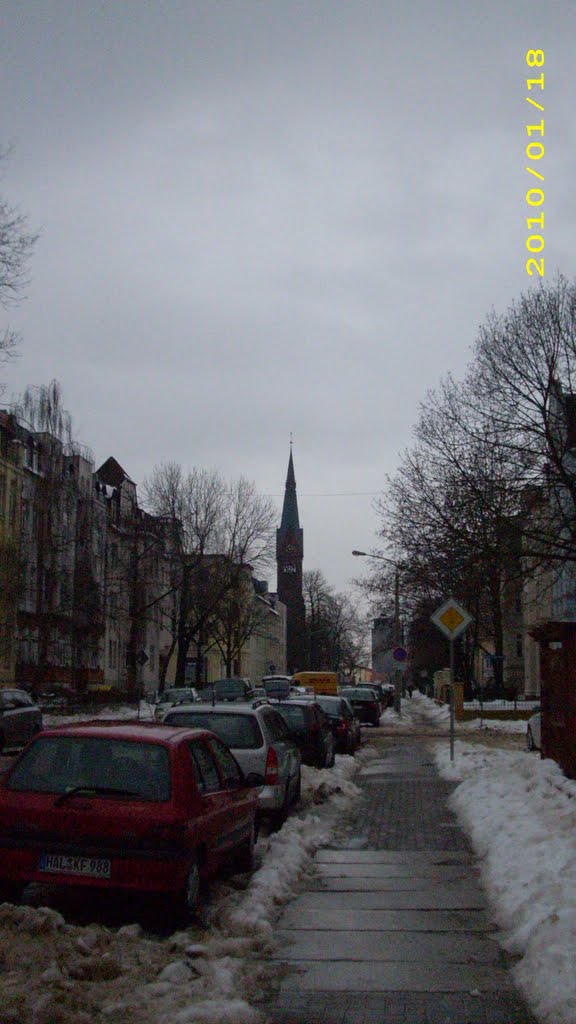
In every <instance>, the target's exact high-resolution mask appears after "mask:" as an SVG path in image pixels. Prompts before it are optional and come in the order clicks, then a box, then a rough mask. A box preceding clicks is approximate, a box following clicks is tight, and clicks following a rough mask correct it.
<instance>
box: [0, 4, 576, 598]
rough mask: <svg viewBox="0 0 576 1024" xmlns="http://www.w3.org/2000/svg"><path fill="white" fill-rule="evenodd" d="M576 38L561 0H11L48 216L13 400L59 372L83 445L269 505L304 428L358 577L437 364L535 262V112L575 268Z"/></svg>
mask: <svg viewBox="0 0 576 1024" xmlns="http://www.w3.org/2000/svg"><path fill="white" fill-rule="evenodd" d="M575 39H576V3H575V2H574V0H538V2H534V0H498V2H494V0H483V2H474V0H471V2H465V0H457V2H456V0H454V2H450V0H444V2H436V3H434V2H433V0H428V2H426V0H412V2H411V3H406V2H405V0H397V2H387V0H379V2H376V0H300V2H296V0H204V2H200V0H162V2H161V0H148V2H144V0H140V2H135V0H60V2H57V0H0V104H1V111H2V117H1V124H0V142H1V143H2V144H3V145H6V144H9V145H11V146H12V147H13V153H12V157H11V160H10V163H9V165H8V167H7V168H6V173H5V175H4V181H3V183H2V186H1V188H2V193H3V194H4V196H5V197H6V198H7V199H8V200H9V201H10V202H12V203H13V204H17V205H18V206H19V207H20V208H21V209H22V210H23V211H25V212H26V213H27V214H28V216H29V220H30V223H31V225H32V226H33V227H36V228H40V229H41V232H42V235H41V240H40V242H39V243H38V246H37V250H36V252H35V255H34V259H33V262H32V266H31V270H32V274H31V282H30V285H29V287H28V298H27V301H26V302H25V303H24V304H23V305H22V306H21V307H20V308H19V309H17V310H15V311H13V312H12V313H11V314H10V321H11V323H12V325H13V326H14V327H16V328H17V329H18V330H19V331H21V333H22V336H23V340H22V346H21V357H20V359H19V360H18V362H17V363H14V364H12V365H10V366H8V367H7V368H4V370H3V372H2V376H3V379H4V380H5V381H6V384H7V388H6V391H5V394H4V403H5V404H6V402H8V401H9V400H10V397H11V396H12V395H16V394H18V393H19V392H21V391H22V390H23V389H24V387H25V386H26V385H38V384H42V383H48V382H49V381H50V380H51V379H52V378H53V377H56V378H57V379H58V380H59V381H60V382H61V384H62V387H63V392H64V401H65V405H66V406H67V408H68V409H69V410H70V411H71V413H72V415H73V419H74V423H75V427H76V432H77V435H78V438H79V440H81V441H82V442H83V443H85V444H87V445H88V446H90V447H91V448H92V450H93V451H94V455H95V459H96V465H100V464H101V463H102V462H103V461H104V460H105V459H106V458H107V457H108V456H109V455H114V456H115V457H116V458H117V459H118V461H119V462H120V463H121V464H122V465H123V466H124V468H125V469H126V471H127V472H128V473H129V474H130V476H131V477H132V478H133V479H134V480H135V481H136V482H137V483H139V482H141V481H142V480H143V479H144V477H145V476H146V475H147V474H148V473H149V472H150V470H151V469H152V467H153V466H154V465H155V464H156V463H159V462H160V461H162V460H174V461H177V462H180V463H181V464H182V465H183V466H185V467H192V466H198V467H216V468H218V469H219V470H220V471H221V472H222V473H223V474H224V475H225V476H227V477H230V478H231V477H235V476H238V475H240V474H244V475H245V476H247V477H249V478H250V479H253V480H254V481H255V482H256V484H257V486H258V487H259V488H260V489H261V490H262V491H263V492H265V493H267V494H274V495H278V499H277V500H278V505H279V508H280V506H281V500H282V493H283V488H284V481H285V476H286V468H287V462H288V454H289V438H290V431H292V432H293V435H294V462H295V469H296V479H297V485H298V494H299V507H300V518H301V524H302V526H303V528H304V545H305V568H309V569H310V568H321V569H322V570H323V572H324V573H325V575H326V576H327V578H328V580H329V581H330V582H332V583H333V584H334V585H335V586H336V587H337V588H338V589H344V588H345V587H346V586H347V584H348V581H349V580H350V579H351V577H352V576H353V575H354V574H355V573H357V572H358V571H359V569H360V566H359V564H358V563H359V560H358V559H354V558H352V556H351V554H350V552H351V550H352V548H370V547H372V546H375V545H376V544H377V539H376V535H375V534H376V530H377V520H376V517H375V515H374V513H373V511H372V508H371V502H372V501H373V498H372V497H371V496H370V495H371V494H373V493H378V492H381V491H382V489H383V488H384V487H385V477H386V474H387V473H391V472H393V471H394V468H395V465H396V464H397V458H398V452H399V451H400V450H401V449H402V448H403V447H404V446H406V445H407V444H409V443H410V439H411V432H412V428H413V425H414V423H415V421H416V418H417V415H418V405H419V402H420V401H421V400H422V399H423V398H424V395H425V393H426V389H427V388H429V387H431V386H433V385H434V384H435V383H436V382H437V380H438V378H439V377H440V375H441V374H443V373H445V372H446V371H448V370H453V371H454V372H455V373H456V374H459V373H461V372H462V371H463V370H464V367H465V365H466V362H467V360H468V359H469V355H470V346H471V345H472V343H473V341H474V338H475V335H476V332H477V328H478V325H479V324H480V323H481V322H482V321H483V319H484V318H485V316H486V314H487V313H488V312H489V310H490V309H491V308H492V307H495V308H496V309H497V310H504V309H505V308H506V306H507V305H508V304H509V303H510V301H511V300H512V299H513V298H515V297H517V296H518V295H519V294H520V293H521V292H522V291H523V290H525V289H528V288H530V287H534V281H535V280H536V279H535V278H534V279H530V278H528V276H527V274H526V272H525V260H526V256H527V252H526V248H525V241H526V234H527V232H526V222H525V217H526V213H527V208H526V202H525V193H526V190H527V188H528V187H530V184H535V181H534V179H531V178H529V175H528V174H527V173H526V171H525V167H526V164H527V160H526V157H525V154H524V148H525V145H526V142H527V141H528V140H527V136H526V127H525V126H526V124H530V123H535V122H536V121H537V120H539V118H540V116H544V117H545V146H546V152H545V157H544V159H543V160H541V161H540V163H539V165H538V170H540V171H542V173H544V174H545V185H544V188H545V205H544V210H545V231H544V235H545V240H546V248H545V258H546V277H547V278H548V279H549V280H551V279H553V277H554V275H555V273H556V271H557V270H558V269H559V270H561V271H562V272H563V273H564V274H565V275H566V276H568V277H573V276H574V275H573V265H574V237H575V227H576V225H575V200H574V191H575V180H576V168H575V153H576V147H575V144H574V143H575V120H574V113H573V110H574V94H575V85H576V71H575V68H576V58H575V55H574V41H575ZM528 48H539V49H543V50H544V51H545V90H544V92H543V93H542V92H540V91H539V90H538V95H537V96H536V92H535V91H532V93H528V92H527V89H526V82H525V79H526V72H527V69H526V64H525V54H526V50H527V49H528ZM527 95H532V96H536V98H537V99H538V100H539V101H540V102H543V105H544V107H545V114H544V115H540V114H539V113H538V112H537V111H536V110H534V108H533V107H530V106H529V105H528V104H527V103H526V96H527ZM536 137H537V136H536ZM534 166H535V165H534ZM270 584H271V586H274V587H275V585H276V581H275V578H273V577H271V578H270Z"/></svg>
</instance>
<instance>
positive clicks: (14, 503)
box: [8, 480, 18, 523]
mask: <svg viewBox="0 0 576 1024" xmlns="http://www.w3.org/2000/svg"><path fill="white" fill-rule="evenodd" d="M17 511H18V485H17V483H16V481H15V480H12V482H11V484H10V508H9V512H8V516H9V518H10V522H11V523H15V522H16V514H17Z"/></svg>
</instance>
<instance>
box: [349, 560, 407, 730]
mask: <svg viewBox="0 0 576 1024" xmlns="http://www.w3.org/2000/svg"><path fill="white" fill-rule="evenodd" d="M352 554H353V555H355V556H356V557H357V558H360V557H362V558H375V559H376V560H377V561H379V562H388V563H389V565H393V566H394V569H395V572H394V645H395V646H396V647H398V645H399V644H400V641H401V630H400V566H399V564H398V562H395V561H394V560H393V559H392V558H386V557H385V556H384V555H371V554H369V552H368V551H353V552H352ZM401 698H402V675H401V672H400V669H398V668H396V669H394V710H395V712H396V714H398V715H401V714H402V703H401Z"/></svg>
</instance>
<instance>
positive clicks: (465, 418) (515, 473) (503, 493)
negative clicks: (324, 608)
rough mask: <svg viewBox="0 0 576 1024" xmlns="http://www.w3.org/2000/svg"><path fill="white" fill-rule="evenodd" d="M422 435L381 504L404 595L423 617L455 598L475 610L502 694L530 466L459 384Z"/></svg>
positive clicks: (441, 394)
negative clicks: (424, 610) (507, 616)
mask: <svg viewBox="0 0 576 1024" xmlns="http://www.w3.org/2000/svg"><path fill="white" fill-rule="evenodd" d="M415 433H416V444H415V445H414V446H413V448H412V449H410V450H409V451H407V452H404V453H403V455H402V458H401V462H400V467H399V469H398V471H397V473H396V475H395V477H394V478H393V479H391V480H389V487H388V490H387V492H386V494H385V495H384V496H383V497H382V498H381V499H380V500H379V501H378V502H377V505H376V507H377V511H378V512H379V513H380V515H381V521H382V528H381V537H382V539H383V541H384V542H385V543H386V544H387V545H390V544H394V546H395V550H396V551H400V555H399V556H397V557H396V561H398V560H399V559H401V561H402V563H403V566H404V570H403V574H402V578H403V584H402V590H403V595H404V597H405V599H408V600H409V601H410V602H411V604H412V606H413V609H414V610H416V609H417V608H418V607H419V606H421V605H422V604H429V603H431V602H434V601H435V602H436V603H440V601H441V600H443V599H445V598H446V597H447V596H449V595H453V596H455V597H457V598H459V599H460V600H461V601H462V602H463V603H464V604H465V605H466V606H467V607H468V608H469V610H470V611H471V613H472V615H473V617H474V622H475V629H476V631H477V636H476V640H478V639H479V636H480V635H481V634H483V635H484V636H488V637H491V638H492V641H493V644H494V666H495V669H494V676H495V683H496V685H497V686H498V687H501V686H502V681H503V673H502V659H503V653H504V652H503V645H504V607H505V604H506V600H507V596H508V594H509V593H510V592H511V588H512V587H513V586H514V585H515V586H519V585H520V580H521V579H522V575H523V571H524V570H523V567H522V561H521V538H522V530H523V526H524V523H525V521H526V514H527V511H528V509H529V506H530V501H531V498H532V492H531V491H530V489H529V488H527V486H526V478H525V476H524V474H523V469H524V466H523V464H522V460H521V459H519V457H518V454H517V453H512V452H511V450H510V449H509V448H508V447H507V446H506V445H502V444H501V443H500V439H499V434H498V431H497V430H496V429H495V426H494V422H493V420H492V418H491V417H490V416H489V415H486V414H484V415H482V416H479V415H477V414H476V413H475V412H474V410H473V409H471V407H470V403H469V400H468V394H467V391H466V389H465V388H463V387H461V386H460V385H457V384H455V382H454V381H453V380H452V379H451V378H447V379H446V380H445V381H443V382H442V384H441V385H440V387H439V388H438V389H437V390H435V391H431V392H429V394H428V395H427V398H426V402H425V403H424V404H423V406H422V408H421V414H420V420H419V422H418V425H417V427H416V430H415ZM386 572H387V573H388V576H389V575H390V572H391V570H385V573H386ZM378 574H379V576H380V575H381V574H382V569H381V568H380V567H379V568H378ZM387 582H388V585H389V581H387ZM469 639H470V637H468V638H467V641H468V640H469ZM467 641H465V642H464V644H463V645H462V644H461V645H460V647H461V654H462V655H464V656H463V658H462V660H463V662H464V665H461V668H463V670H464V675H465V677H469V676H470V673H471V670H472V661H473V656H474V645H472V646H470V644H468V642H467Z"/></svg>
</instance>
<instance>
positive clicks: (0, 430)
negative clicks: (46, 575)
mask: <svg viewBox="0 0 576 1024" xmlns="http://www.w3.org/2000/svg"><path fill="white" fill-rule="evenodd" d="M23 461H24V452H23V448H22V445H21V444H19V443H18V442H17V441H15V438H14V434H13V432H12V431H11V430H9V429H8V426H7V424H6V422H0V686H4V685H9V686H10V685H12V686H13V685H14V683H15V681H16V653H17V632H16V631H17V611H18V580H19V572H18V569H19V565H18V558H19V548H20V526H21V518H22V511H21V510H22V481H23V475H24V474H23V468H22V466H23Z"/></svg>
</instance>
